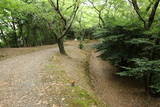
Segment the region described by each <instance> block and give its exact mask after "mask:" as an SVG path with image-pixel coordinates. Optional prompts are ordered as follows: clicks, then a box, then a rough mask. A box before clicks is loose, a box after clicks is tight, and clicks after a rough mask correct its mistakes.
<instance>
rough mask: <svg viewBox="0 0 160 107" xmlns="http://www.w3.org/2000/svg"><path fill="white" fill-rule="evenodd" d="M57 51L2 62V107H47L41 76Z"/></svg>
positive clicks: (46, 51)
mask: <svg viewBox="0 0 160 107" xmlns="http://www.w3.org/2000/svg"><path fill="white" fill-rule="evenodd" d="M54 51H55V49H53V48H51V49H45V50H41V51H37V52H33V53H29V54H26V55H21V56H16V57H13V58H9V59H7V60H3V61H0V107H46V106H47V101H45V93H44V90H43V89H44V86H43V83H42V82H41V74H43V72H44V67H45V65H46V64H47V63H48V59H49V57H51V56H52V54H53V52H54Z"/></svg>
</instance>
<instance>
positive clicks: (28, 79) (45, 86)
mask: <svg viewBox="0 0 160 107" xmlns="http://www.w3.org/2000/svg"><path fill="white" fill-rule="evenodd" d="M65 45H67V46H66V50H67V53H68V56H63V55H60V54H59V53H58V48H57V47H55V48H48V47H46V49H45V48H43V50H42V49H40V50H39V49H36V50H34V52H33V51H32V49H27V48H25V49H27V50H29V51H25V52H22V51H21V50H25V49H24V48H19V49H16V50H17V51H16V52H15V54H13V55H11V54H10V57H11V58H10V57H7V59H5V60H2V61H0V107H92V106H93V107H97V106H98V107H104V106H103V104H102V103H100V101H99V100H98V99H96V96H95V95H94V93H93V90H92V89H91V87H90V84H89V78H88V75H86V71H87V66H86V64H87V63H86V61H87V57H88V52H86V51H83V50H80V49H78V42H75V41H72V42H66V43H65ZM73 45H74V46H73ZM13 50H15V49H11V50H10V49H8V50H7V49H6V52H9V51H11V52H13ZM28 52H29V53H28ZM17 53H20V54H17ZM22 54H23V55H22ZM73 82H75V84H74V85H75V86H72V83H73Z"/></svg>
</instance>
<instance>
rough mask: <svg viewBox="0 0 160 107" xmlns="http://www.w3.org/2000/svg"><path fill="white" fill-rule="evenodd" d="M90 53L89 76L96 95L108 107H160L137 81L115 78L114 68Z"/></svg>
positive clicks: (157, 99)
mask: <svg viewBox="0 0 160 107" xmlns="http://www.w3.org/2000/svg"><path fill="white" fill-rule="evenodd" d="M98 55H99V53H95V52H94V53H92V55H91V58H90V67H89V68H90V74H91V77H92V78H93V79H92V81H93V85H94V88H95V91H96V93H97V95H98V96H99V97H100V98H101V99H102V100H103V101H104V102H105V103H106V104H108V106H109V107H160V99H159V98H153V97H150V96H149V95H147V94H146V93H145V90H144V87H143V85H142V84H141V83H139V82H138V81H135V80H132V79H129V78H122V77H119V76H116V75H115V74H114V73H115V72H116V70H115V68H113V66H112V65H110V64H109V63H108V62H106V61H103V60H102V59H100V58H98V57H97V56H98Z"/></svg>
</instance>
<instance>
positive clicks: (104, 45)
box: [94, 18, 160, 94]
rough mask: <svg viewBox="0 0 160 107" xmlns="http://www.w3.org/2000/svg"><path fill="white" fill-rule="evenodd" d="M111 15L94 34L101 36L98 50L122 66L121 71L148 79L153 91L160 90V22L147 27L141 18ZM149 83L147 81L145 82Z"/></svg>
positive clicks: (122, 74) (106, 58) (119, 73)
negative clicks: (122, 17) (148, 28)
mask: <svg viewBox="0 0 160 107" xmlns="http://www.w3.org/2000/svg"><path fill="white" fill-rule="evenodd" d="M129 21H131V20H130V19H128V20H120V21H119V20H117V19H116V18H112V19H110V18H107V19H106V24H105V26H104V27H103V28H101V29H98V30H97V31H96V32H95V33H94V35H95V37H96V38H98V39H99V38H101V39H102V42H101V43H100V44H98V45H97V46H96V47H97V50H98V51H100V52H101V57H102V58H103V59H105V60H109V61H110V62H111V63H112V64H113V65H115V66H117V67H118V68H119V71H120V72H118V73H117V74H118V75H120V76H128V77H134V78H139V79H146V78H148V77H146V75H149V79H147V82H148V83H147V85H148V86H147V87H148V88H150V90H152V94H157V93H159V92H160V60H159V59H160V55H159V52H160V41H159V40H160V39H159V30H158V28H156V26H157V25H155V26H154V27H152V28H151V30H149V31H146V30H144V29H143V27H142V24H140V23H139V21H138V20H133V21H131V23H129ZM145 84H146V83H145Z"/></svg>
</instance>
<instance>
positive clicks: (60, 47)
mask: <svg viewBox="0 0 160 107" xmlns="http://www.w3.org/2000/svg"><path fill="white" fill-rule="evenodd" d="M57 44H58V47H59V51H60V53H61V54H63V55H67V54H66V51H65V49H64V44H63V39H57Z"/></svg>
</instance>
